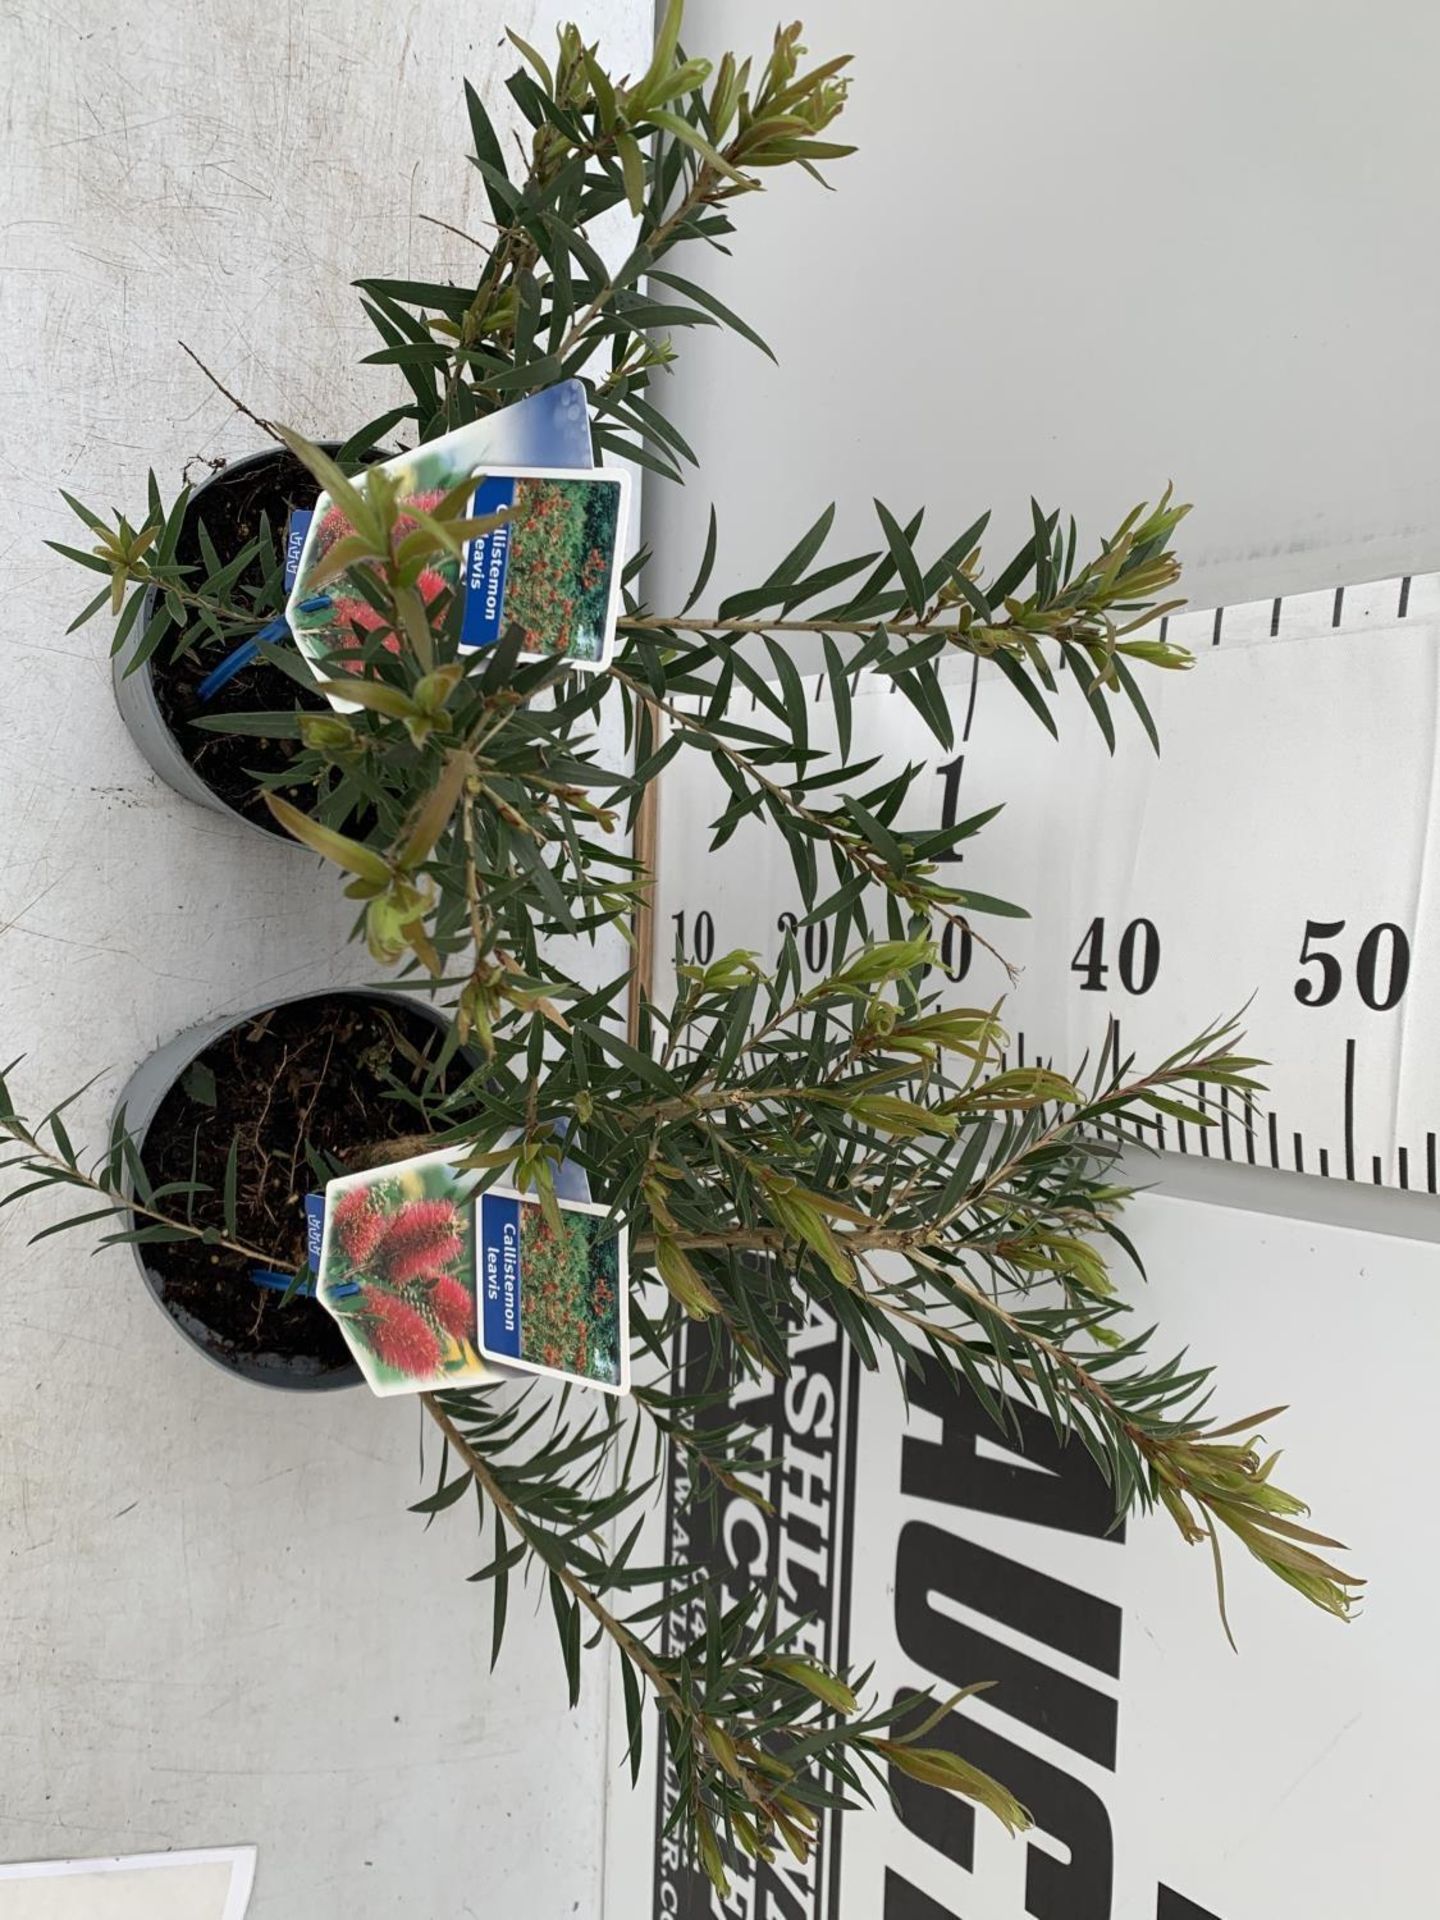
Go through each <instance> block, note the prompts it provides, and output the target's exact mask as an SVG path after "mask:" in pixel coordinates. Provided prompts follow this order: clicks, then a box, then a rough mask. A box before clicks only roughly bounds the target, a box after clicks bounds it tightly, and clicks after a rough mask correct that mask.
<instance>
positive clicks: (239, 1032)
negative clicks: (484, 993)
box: [141, 994, 470, 1384]
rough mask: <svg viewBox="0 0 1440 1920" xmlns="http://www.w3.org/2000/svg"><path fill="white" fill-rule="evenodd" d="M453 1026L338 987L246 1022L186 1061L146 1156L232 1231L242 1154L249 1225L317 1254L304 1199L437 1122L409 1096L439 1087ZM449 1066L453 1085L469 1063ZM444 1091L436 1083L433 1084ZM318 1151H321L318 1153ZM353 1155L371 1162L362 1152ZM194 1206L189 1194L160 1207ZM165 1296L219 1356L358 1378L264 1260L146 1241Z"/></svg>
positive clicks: (207, 1220) (445, 1084)
mask: <svg viewBox="0 0 1440 1920" xmlns="http://www.w3.org/2000/svg"><path fill="white" fill-rule="evenodd" d="M442 1040H443V1030H442V1029H441V1028H440V1027H437V1026H436V1025H435V1023H434V1021H433V1019H432V1018H431V1017H429V1016H428V1015H427V1014H426V1013H425V1012H423V1011H422V1010H421V1009H420V1008H419V1007H409V1006H405V1005H403V1004H400V1003H397V1002H395V1001H390V1000H384V1001H382V1000H376V999H369V998H366V997H365V996H364V995H360V994H325V995H319V996H316V997H315V998H312V999H307V1000H300V1001H292V1002H290V1003H289V1004H287V1005H285V1006H281V1007H275V1008H272V1009H271V1010H270V1011H269V1012H268V1013H264V1014H262V1015H260V1017H259V1018H258V1019H256V1020H253V1021H244V1022H242V1023H241V1024H240V1025H239V1026H236V1027H232V1028H231V1029H230V1030H229V1031H228V1032H227V1033H224V1034H222V1035H221V1036H220V1038H219V1039H218V1040H216V1041H214V1042H213V1043H212V1044H211V1045H210V1046H209V1047H207V1048H206V1049H205V1051H204V1052H203V1053H201V1054H200V1055H199V1056H198V1058H197V1059H196V1060H195V1061H194V1062H192V1064H191V1065H190V1066H189V1067H187V1068H186V1070H185V1072H184V1073H183V1074H182V1075H181V1076H180V1078H179V1080H177V1081H176V1082H175V1084H174V1085H173V1086H172V1087H171V1088H170V1091H169V1092H168V1093H167V1094H166V1095H165V1097H164V1099H163V1100H162V1101H161V1103H160V1106H159V1108H158V1109H157V1111H156V1114H155V1118H154V1120H153V1121H152V1122H151V1124H150V1127H149V1129H148V1131H147V1133H146V1135H145V1141H144V1146H143V1149H142V1152H141V1158H142V1160H143V1162H144V1166H145V1171H146V1173H147V1174H148V1176H149V1178H150V1180H151V1182H152V1184H153V1185H155V1186H157V1187H158V1186H159V1185H161V1183H162V1182H165V1181H171V1180H181V1181H200V1182H203V1183H204V1184H205V1185H206V1186H207V1187H208V1188H209V1189H210V1191H209V1192H208V1193H204V1194H199V1195H197V1196H196V1197H195V1199H194V1201H193V1202H192V1203H191V1205H192V1209H193V1210H192V1213H191V1218H192V1219H193V1220H194V1222H195V1224H197V1225H200V1226H210V1227H214V1228H216V1229H217V1230H218V1231H219V1232H221V1233H225V1232H226V1228H225V1206H224V1189H225V1172H226V1164H227V1161H228V1158H229V1153H230V1143H231V1141H232V1140H238V1142H239V1150H238V1154H237V1157H236V1171H237V1181H236V1209H235V1212H236V1221H235V1226H236V1231H235V1233H234V1235H233V1236H231V1235H229V1234H226V1237H227V1238H231V1237H233V1238H234V1239H236V1240H238V1241H239V1242H240V1244H241V1245H243V1246H247V1247H255V1248H257V1249H259V1250H262V1251H264V1252H266V1253H267V1254H268V1255H269V1256H270V1260H269V1263H268V1264H269V1265H270V1266H271V1267H272V1268H274V1269H275V1270H277V1271H279V1272H293V1271H294V1269H295V1267H296V1266H297V1265H298V1263H299V1262H300V1261H301V1260H302V1259H303V1258H304V1257H305V1210H304V1209H305V1195H306V1194H307V1193H309V1192H314V1191H317V1190H319V1189H320V1188H322V1187H323V1185H324V1179H325V1176H324V1174H323V1172H322V1170H321V1169H322V1168H323V1167H324V1166H325V1165H328V1164H329V1163H330V1162H331V1161H345V1160H346V1158H347V1156H352V1155H354V1154H355V1152H356V1149H357V1148H361V1147H363V1146H365V1145H377V1146H378V1145H382V1144H383V1143H385V1142H386V1141H390V1140H399V1139H403V1138H404V1137H406V1136H407V1135H410V1134H413V1133H416V1132H423V1131H424V1128H425V1123H424V1120H423V1118H422V1116H421V1115H420V1114H418V1113H417V1112H416V1110H415V1109H414V1108H413V1107H411V1106H409V1105H408V1104H407V1103H406V1102H405V1101H403V1100H401V1099H398V1098H397V1097H396V1094H395V1083H396V1082H399V1084H400V1085H401V1086H402V1087H404V1088H405V1089H407V1090H408V1091H410V1092H412V1093H419V1092H420V1091H421V1090H422V1089H423V1088H424V1086H425V1084H426V1079H427V1073H428V1071H429V1066H428V1063H429V1062H430V1061H433V1060H434V1059H435V1057H436V1056H437V1055H438V1054H439V1051H440V1047H441V1043H442ZM469 1070H470V1069H469V1065H468V1064H467V1062H466V1061H465V1060H464V1059H463V1058H457V1059H455V1060H454V1061H452V1062H451V1063H450V1065H449V1066H448V1068H447V1069H446V1072H445V1074H444V1076H442V1079H441V1081H440V1086H439V1090H443V1091H445V1092H449V1091H452V1090H453V1089H454V1088H455V1087H456V1086H458V1085H459V1084H460V1083H461V1081H463V1080H464V1079H465V1077H466V1075H467V1073H468V1072H469ZM434 1091H435V1090H434V1089H432V1092H434ZM312 1156H315V1158H312ZM352 1164H364V1162H363V1160H360V1161H355V1162H353V1163H352ZM161 1204H162V1205H166V1206H168V1207H170V1208H176V1209H181V1210H183V1209H184V1207H185V1205H186V1201H185V1199H184V1197H183V1196H176V1197H174V1198H172V1199H170V1200H169V1201H168V1202H162V1203H161ZM143 1252H144V1258H145V1264H146V1266H147V1268H148V1269H149V1272H150V1275H151V1279H152V1282H153V1283H154V1284H155V1286H156V1289H157V1291H158V1293H159V1296H160V1299H161V1302H162V1304H163V1305H164V1306H165V1308H166V1310H167V1311H168V1312H169V1313H170V1314H171V1315H172V1316H173V1317H174V1319H175V1320H176V1321H177V1322H178V1323H179V1325H180V1326H181V1327H182V1328H183V1329H184V1331H185V1332H186V1333H188V1334H189V1335H190V1336H191V1338H192V1339H194V1340H196V1341H197V1342H198V1343H199V1344H200V1345H201V1346H203V1347H204V1348H205V1349H206V1350H207V1351H208V1352H209V1353H210V1354H212V1355H213V1356H214V1357H215V1358H216V1359H218V1360H220V1361H222V1362H224V1363H225V1364H226V1365H227V1366H230V1367H233V1368H234V1369H235V1370H236V1371H237V1372H240V1373H245V1374H248V1375H251V1376H252V1377H253V1376H255V1375H257V1374H258V1375H261V1376H268V1377H270V1378H275V1377H277V1376H288V1377H289V1379H291V1380H292V1381H295V1380H299V1379H302V1378H304V1377H307V1376H308V1377H310V1378H318V1377H320V1376H324V1377H325V1381H326V1384H338V1380H339V1376H341V1375H348V1376H353V1377H354V1378H356V1379H358V1378H359V1374H358V1371H357V1370H356V1368H355V1366H354V1363H353V1362H352V1360H351V1358H350V1350H349V1348H348V1347H347V1346H346V1345H345V1342H344V1341H343V1339H342V1338H341V1337H340V1331H339V1329H338V1327H337V1326H336V1325H335V1322H334V1321H333V1320H332V1319H331V1317H330V1315H329V1314H328V1313H327V1312H326V1311H325V1309H324V1308H323V1307H322V1306H321V1305H320V1304H319V1302H318V1301H316V1300H313V1299H309V1298H306V1297H303V1296H299V1295H297V1296H296V1297H295V1298H294V1299H292V1300H291V1301H290V1302H289V1303H288V1304H283V1302H284V1296H283V1294H281V1293H280V1292H278V1291H273V1290H271V1289H269V1288H266V1287H262V1286H257V1285H256V1284H255V1282H254V1281H253V1280H251V1278H250V1269H251V1264H252V1263H251V1262H250V1261H248V1260H246V1259H244V1258H243V1257H242V1256H240V1255H239V1254H234V1253H229V1252H227V1251H225V1250H224V1249H223V1248H216V1247H205V1246H201V1245H199V1244H198V1243H197V1242H194V1241H176V1242H174V1243H170V1244H162V1245H158V1246H149V1247H146V1248H144V1249H143Z"/></svg>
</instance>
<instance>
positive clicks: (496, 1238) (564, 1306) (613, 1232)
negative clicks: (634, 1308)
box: [477, 1187, 630, 1393]
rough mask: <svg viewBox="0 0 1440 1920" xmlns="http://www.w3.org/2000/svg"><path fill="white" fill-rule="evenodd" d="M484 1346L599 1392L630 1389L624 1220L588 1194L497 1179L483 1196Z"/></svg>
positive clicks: (510, 1361) (490, 1353)
mask: <svg viewBox="0 0 1440 1920" xmlns="http://www.w3.org/2000/svg"><path fill="white" fill-rule="evenodd" d="M477 1210H478V1213H479V1222H480V1224H479V1232H478V1234H477V1239H478V1242H479V1257H480V1289H479V1291H480V1336H479V1346H480V1351H481V1353H483V1354H485V1355H486V1356H487V1357H488V1358H490V1359H492V1360H500V1361H504V1362H505V1363H506V1364H507V1365H509V1366H512V1367H518V1368H520V1369H521V1370H522V1371H524V1372H526V1373H545V1374H551V1375H553V1376H554V1377H555V1378H556V1379H560V1380H571V1381H575V1382H577V1383H578V1384H579V1385H580V1386H584V1387H598V1388H599V1389H600V1391H601V1392H602V1393H628V1392H629V1391H630V1337H629V1335H630V1328H629V1291H630V1290H629V1260H628V1253H629V1249H628V1245H627V1238H626V1230H625V1228H624V1227H623V1226H616V1225H615V1224H613V1222H612V1221H611V1219H610V1215H609V1211H608V1209H607V1208H605V1207H602V1206H596V1205H593V1204H592V1203H591V1202H589V1201H586V1200H556V1201H555V1202H554V1203H553V1204H552V1205H551V1206H549V1207H546V1206H544V1205H542V1203H541V1201H540V1200H539V1199H538V1197H537V1196H536V1195H535V1194H533V1193H517V1192H515V1191H514V1190H513V1189H511V1188H506V1187H491V1188H490V1189H489V1190H488V1191H487V1192H485V1193H483V1194H482V1195H481V1196H480V1200H479V1203H478V1209H477Z"/></svg>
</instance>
